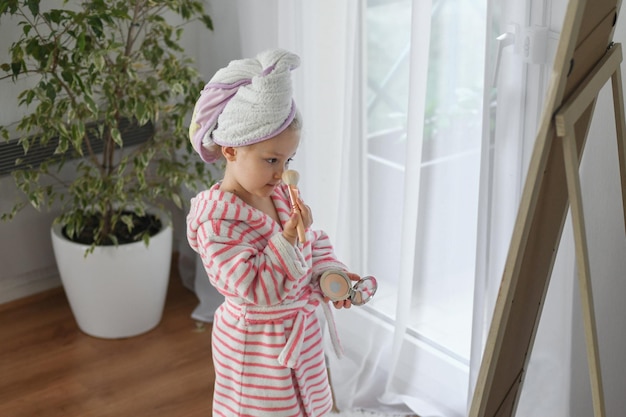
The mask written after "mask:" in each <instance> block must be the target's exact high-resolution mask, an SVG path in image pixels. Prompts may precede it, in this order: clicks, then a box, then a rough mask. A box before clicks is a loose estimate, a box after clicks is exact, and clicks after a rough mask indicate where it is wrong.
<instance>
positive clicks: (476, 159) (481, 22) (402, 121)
mask: <svg viewBox="0 0 626 417" xmlns="http://www.w3.org/2000/svg"><path fill="white" fill-rule="evenodd" d="M411 6H412V2H411V1H408V0H369V1H368V7H367V11H366V25H365V27H366V36H365V38H366V39H367V88H368V91H367V139H366V140H367V168H366V169H367V186H368V193H369V197H368V201H367V203H368V204H367V207H368V213H367V216H368V218H367V225H368V247H367V254H368V256H367V262H368V264H367V265H366V267H367V270H368V271H371V272H372V274H373V275H375V276H377V277H380V278H379V279H381V282H382V285H381V286H380V290H379V293H378V294H377V300H376V303H373V304H372V305H371V307H370V308H371V309H373V310H374V311H375V313H377V314H378V315H379V316H381V317H383V318H385V319H387V320H394V318H395V309H396V305H395V304H396V303H395V300H396V297H395V294H396V293H397V291H398V284H399V279H398V277H399V273H400V271H399V266H398V265H399V264H400V259H399V256H400V255H399V254H400V236H401V233H402V228H403V225H402V206H403V197H404V196H403V190H404V186H405V181H406V182H409V184H410V185H411V186H415V187H419V210H418V214H416V215H417V216H418V219H417V220H418V232H417V235H416V237H415V238H416V239H417V241H416V247H417V248H418V250H417V253H416V255H415V256H416V264H417V265H418V268H417V270H416V271H417V273H416V276H415V277H413V294H412V306H411V318H410V320H409V323H408V330H409V332H410V334H411V335H412V336H413V337H415V338H417V339H419V340H421V341H423V342H426V343H428V344H429V345H430V346H432V347H434V348H435V349H437V350H439V351H440V352H442V353H444V354H445V355H448V356H449V357H451V358H453V359H455V360H457V361H459V362H461V363H463V364H465V365H468V364H469V355H470V333H471V327H472V321H471V320H472V301H473V288H474V271H475V257H476V223H477V210H478V195H479V193H478V186H479V172H480V146H481V135H482V108H483V104H482V97H483V79H484V75H483V74H484V47H483V45H484V40H485V37H484V31H485V27H486V1H484V0H463V1H447V0H433V3H432V19H431V25H432V27H431V41H430V56H429V62H428V80H427V93H426V96H427V97H426V114H425V121H424V132H423V137H422V138H408V137H407V120H408V118H410V117H413V116H412V115H410V114H408V112H407V109H408V90H409V89H408V83H409V77H410V75H411V74H410V68H409V52H410V37H411ZM407 140H421V141H422V143H421V148H422V152H423V154H422V160H421V161H417V160H414V158H413V157H412V155H406V152H405V149H406V143H407ZM407 163H408V164H411V163H416V164H420V165H421V179H420V181H419V183H417V181H416V180H415V179H414V178H406V175H405V164H407ZM413 182H415V183H413Z"/></svg>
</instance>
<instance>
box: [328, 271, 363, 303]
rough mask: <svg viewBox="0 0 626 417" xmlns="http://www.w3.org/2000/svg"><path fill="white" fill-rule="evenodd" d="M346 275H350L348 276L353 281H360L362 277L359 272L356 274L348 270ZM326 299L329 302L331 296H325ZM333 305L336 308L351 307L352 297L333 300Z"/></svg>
mask: <svg viewBox="0 0 626 417" xmlns="http://www.w3.org/2000/svg"><path fill="white" fill-rule="evenodd" d="M346 275H347V276H348V278H350V280H351V281H359V280H360V279H361V277H360V276H359V275H358V274H354V273H352V272H346ZM324 301H326V302H329V301H330V298H328V297H324ZM333 305H334V306H335V308H336V309H340V308H350V307H352V301H350V299H349V298H348V299H346V300H340V301H335V302H333Z"/></svg>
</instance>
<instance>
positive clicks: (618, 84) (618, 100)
mask: <svg viewBox="0 0 626 417" xmlns="http://www.w3.org/2000/svg"><path fill="white" fill-rule="evenodd" d="M611 84H612V86H613V108H614V110H615V128H616V131H617V154H618V156H619V171H620V177H621V184H622V208H623V210H624V226H625V227H626V136H625V135H626V119H625V118H624V90H623V89H622V72H621V69H620V67H618V68H617V71H615V72H614V73H613V75H612V77H611Z"/></svg>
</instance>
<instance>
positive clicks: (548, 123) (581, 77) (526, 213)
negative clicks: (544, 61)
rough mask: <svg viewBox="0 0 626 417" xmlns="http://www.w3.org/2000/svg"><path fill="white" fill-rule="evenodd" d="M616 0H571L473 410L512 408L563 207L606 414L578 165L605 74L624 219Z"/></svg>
mask: <svg viewBox="0 0 626 417" xmlns="http://www.w3.org/2000/svg"><path fill="white" fill-rule="evenodd" d="M620 4H621V1H620V0H570V3H569V7H568V9H567V12H566V17H565V21H564V25H563V30H562V32H561V39H560V41H559V46H558V48H557V53H556V56H555V60H554V73H553V79H552V82H551V85H550V90H549V91H548V94H547V98H546V104H545V108H544V113H543V117H542V121H541V125H540V129H539V132H538V135H537V140H536V142H535V147H534V150H533V155H532V156H531V161H530V164H529V170H528V175H527V178H526V184H525V186H524V190H523V194H522V199H521V202H520V208H519V211H518V217H517V220H516V224H515V228H514V231H513V236H512V239H511V246H510V248H509V254H508V257H507V261H506V264H505V270H504V272H503V277H502V283H501V286H500V292H499V295H498V300H497V302H496V307H495V310H494V314H493V319H492V323H491V328H490V331H489V335H488V338H487V342H486V346H485V351H484V355H483V361H482V364H481V368H480V372H479V375H478V380H477V383H476V388H475V391H474V397H473V401H472V404H471V408H470V414H469V415H470V417H505V416H506V417H509V416H513V415H514V414H515V410H516V407H517V403H518V400H519V396H520V393H521V388H522V384H523V379H524V375H525V370H526V366H527V364H528V360H529V358H530V354H531V351H532V345H533V342H534V338H535V334H536V330H537V327H538V323H539V319H540V316H541V310H542V307H543V303H544V299H545V295H546V292H547V288H548V285H549V281H550V275H551V272H552V267H553V264H554V260H555V257H556V253H557V250H558V246H559V242H560V238H561V235H562V231H563V227H564V223H565V219H566V216H567V212H568V209H569V208H571V211H572V221H573V226H574V238H575V243H576V259H577V265H578V272H579V285H580V289H581V298H582V308H583V315H584V323H585V337H586V342H587V353H588V359H589V369H590V378H591V385H592V397H593V402H594V412H595V415H596V417H604V415H605V414H604V412H605V411H604V398H603V388H602V377H601V372H600V357H599V354H598V342H597V333H596V327H595V317H594V308H593V296H592V292H591V281H590V272H589V256H588V250H587V241H586V235H585V226H584V217H583V211H582V198H581V192H580V177H579V173H578V168H579V164H580V159H581V158H582V153H583V150H584V147H585V142H586V139H587V135H588V131H589V126H590V123H591V117H592V115H593V111H594V108H595V102H596V98H597V96H598V93H599V91H600V89H601V88H602V87H603V86H604V85H605V84H606V82H607V81H608V80H609V79H611V80H612V84H613V99H614V108H615V118H616V126H617V137H618V150H619V164H620V174H621V179H622V201H623V204H624V208H625V211H624V217H625V220H626V154H625V153H624V152H625V150H624V149H625V148H626V145H625V143H624V132H625V131H626V129H625V124H624V107H623V92H622V83H621V73H620V71H621V70H620V63H621V61H622V49H621V45H613V46H612V47H611V48H610V49H608V50H607V47H608V46H610V45H612V41H611V40H612V35H613V31H614V26H615V23H616V21H617V15H618V11H619V8H620Z"/></svg>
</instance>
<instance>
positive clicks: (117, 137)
mask: <svg viewBox="0 0 626 417" xmlns="http://www.w3.org/2000/svg"><path fill="white" fill-rule="evenodd" d="M111 138H112V139H113V142H115V143H116V144H117V145H118V146H120V147H121V146H123V145H124V142H123V141H122V135H121V134H120V131H119V129H118V128H116V127H112V128H111Z"/></svg>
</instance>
